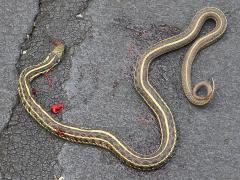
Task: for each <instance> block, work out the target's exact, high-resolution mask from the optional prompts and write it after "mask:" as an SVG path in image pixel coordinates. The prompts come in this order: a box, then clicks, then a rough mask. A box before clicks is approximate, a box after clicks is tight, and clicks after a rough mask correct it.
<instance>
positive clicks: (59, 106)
mask: <svg viewBox="0 0 240 180" xmlns="http://www.w3.org/2000/svg"><path fill="white" fill-rule="evenodd" d="M63 108H64V105H63V104H62V103H56V104H53V105H52V106H51V112H52V113H54V114H58V113H59V111H60V110H62V109H63Z"/></svg>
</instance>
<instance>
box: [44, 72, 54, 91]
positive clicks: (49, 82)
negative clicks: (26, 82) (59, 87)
mask: <svg viewBox="0 0 240 180" xmlns="http://www.w3.org/2000/svg"><path fill="white" fill-rule="evenodd" d="M44 77H45V78H46V79H47V81H48V87H49V88H52V86H53V82H52V79H51V78H50V77H49V75H48V73H47V72H45V73H44Z"/></svg>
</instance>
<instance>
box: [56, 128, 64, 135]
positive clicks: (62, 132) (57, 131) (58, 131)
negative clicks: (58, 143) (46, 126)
mask: <svg viewBox="0 0 240 180" xmlns="http://www.w3.org/2000/svg"><path fill="white" fill-rule="evenodd" d="M55 131H56V133H57V135H59V136H64V134H65V131H64V130H62V129H60V128H56V129H55Z"/></svg>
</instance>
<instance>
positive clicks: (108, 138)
mask: <svg viewBox="0 0 240 180" xmlns="http://www.w3.org/2000/svg"><path fill="white" fill-rule="evenodd" d="M207 19H213V20H214V21H215V23H216V25H215V27H214V29H213V30H212V31H210V32H209V33H207V34H205V35H204V36H202V37H200V38H198V39H197V40H195V42H194V43H193V44H192V46H191V47H190V48H189V49H188V51H187V53H186V55H185V57H184V60H183V64H182V73H181V74H182V86H183V90H184V93H185V95H186V97H187V98H188V99H189V101H190V102H191V103H193V104H195V105H204V104H207V103H208V102H209V101H210V100H211V98H212V96H213V92H214V83H213V85H212V86H213V87H212V86H211V84H210V83H209V82H208V81H202V82H200V83H198V84H197V85H195V86H194V87H193V86H192V84H191V65H192V62H193V60H194V58H195V56H196V55H197V53H198V52H199V51H200V49H202V48H204V47H206V46H207V45H209V44H210V43H212V42H214V41H216V40H217V39H218V38H219V37H220V36H221V35H222V34H223V33H224V31H225V30H226V26H227V21H226V17H225V15H224V14H223V13H222V11H220V10H219V9H217V8H213V7H208V8H204V9H202V10H200V11H198V12H197V14H196V15H195V16H194V18H193V19H192V22H191V23H190V25H189V27H188V28H187V29H186V30H185V31H183V32H182V33H180V34H178V35H175V36H172V37H170V38H168V39H165V40H162V41H160V42H159V43H157V44H155V45H153V46H152V47H150V48H149V49H147V50H146V51H145V53H144V54H143V55H142V56H140V58H139V59H138V61H137V64H136V70H135V76H134V83H135V88H136V90H137V92H138V93H139V94H140V95H141V97H142V98H143V99H144V101H145V102H146V104H147V105H148V106H149V107H150V108H151V109H152V111H153V112H154V114H155V116H156V119H157V121H158V123H159V126H160V133H161V139H160V140H159V141H160V146H159V148H158V149H157V150H156V151H155V152H154V153H152V154H149V155H144V154H140V153H138V152H136V151H134V150H133V149H132V148H130V147H129V146H128V145H126V144H125V143H124V142H123V141H122V140H121V139H120V138H119V137H117V136H115V135H114V134H113V133H111V132H108V131H104V130H101V129H86V128H77V127H73V126H70V125H66V124H64V123H62V122H58V121H56V120H54V119H53V117H52V116H51V114H49V113H48V112H47V111H46V110H44V108H43V107H42V106H41V105H40V104H38V103H37V102H36V101H35V99H34V97H33V95H32V92H31V90H30V82H31V81H32V80H33V79H34V78H35V77H37V76H39V75H40V74H43V73H45V72H47V71H49V70H50V69H51V68H53V67H54V66H55V65H57V64H58V63H59V62H60V58H61V56H62V54H63V52H64V45H63V43H61V42H58V44H57V45H55V47H54V49H53V50H52V52H51V53H49V55H48V56H47V57H46V58H45V59H44V60H43V61H42V62H41V63H39V64H37V65H33V66H30V67H27V68H25V69H24V70H23V71H22V72H21V74H20V77H19V82H18V91H19V95H20V97H21V100H22V104H23V105H24V107H25V108H26V110H27V111H28V113H29V114H30V115H31V116H32V117H33V118H34V119H35V120H36V121H37V122H38V123H39V124H41V125H42V126H43V127H44V128H46V129H47V130H49V131H50V132H52V133H53V134H55V135H57V136H59V137H61V138H63V139H67V140H69V141H74V142H80V143H87V144H94V145H97V146H101V147H104V148H106V149H109V150H110V151H112V152H113V153H115V154H116V155H117V156H118V157H119V158H120V159H122V160H123V161H124V162H125V163H126V164H127V165H129V166H132V167H134V168H138V169H142V170H147V169H148V170H149V169H155V168H158V167H160V166H161V165H163V164H164V162H166V160H167V159H168V158H169V157H170V156H171V154H172V152H173V150H174V147H175V143H176V127H175V122H174V119H173V116H172V113H171V111H170V109H169V107H168V106H167V105H166V103H165V102H164V100H163V99H162V98H161V97H160V95H159V94H158V93H157V92H156V90H155V89H154V88H153V86H152V85H151V84H150V83H149V81H148V73H149V72H148V71H149V65H150V63H151V62H152V60H153V59H155V58H156V57H158V56H160V55H162V54H165V53H168V52H170V51H173V50H175V49H178V48H181V47H183V46H185V45H187V44H189V43H190V42H192V41H193V40H194V39H196V36H197V35H198V34H199V32H200V30H201V28H202V26H203V24H204V23H205V21H206V20H207ZM201 87H205V88H206V90H207V95H205V96H199V95H198V94H197V91H198V90H199V89H200V88H201Z"/></svg>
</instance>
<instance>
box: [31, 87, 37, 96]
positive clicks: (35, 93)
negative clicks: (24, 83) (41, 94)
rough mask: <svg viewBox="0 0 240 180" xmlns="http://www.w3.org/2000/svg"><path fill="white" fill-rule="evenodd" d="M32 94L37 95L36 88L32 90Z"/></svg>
mask: <svg viewBox="0 0 240 180" xmlns="http://www.w3.org/2000/svg"><path fill="white" fill-rule="evenodd" d="M32 94H33V95H34V96H36V95H37V90H36V89H35V88H32Z"/></svg>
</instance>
